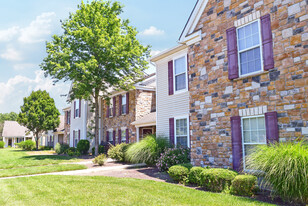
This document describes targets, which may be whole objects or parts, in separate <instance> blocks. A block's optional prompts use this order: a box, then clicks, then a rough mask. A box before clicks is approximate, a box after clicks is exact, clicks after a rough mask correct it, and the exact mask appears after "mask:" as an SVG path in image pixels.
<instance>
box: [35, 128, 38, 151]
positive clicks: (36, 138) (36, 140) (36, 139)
mask: <svg viewBox="0 0 308 206" xmlns="http://www.w3.org/2000/svg"><path fill="white" fill-rule="evenodd" d="M35 136H36V137H35V143H36V151H38V140H39V137H38V132H36V134H35Z"/></svg>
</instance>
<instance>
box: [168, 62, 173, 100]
mask: <svg viewBox="0 0 308 206" xmlns="http://www.w3.org/2000/svg"><path fill="white" fill-rule="evenodd" d="M168 87H169V95H173V93H174V91H173V61H169V62H168Z"/></svg>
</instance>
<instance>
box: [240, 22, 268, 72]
mask: <svg viewBox="0 0 308 206" xmlns="http://www.w3.org/2000/svg"><path fill="white" fill-rule="evenodd" d="M255 22H258V27H259V45H258V46H252V47H250V48H248V49H244V50H242V51H239V48H240V47H239V38H238V35H239V32H238V30H239V29H241V28H243V27H245V26H248V25H249V24H253V23H255ZM261 35H262V34H261V23H260V19H257V20H255V21H252V22H249V23H248V24H245V25H242V26H239V27H237V28H236V43H237V58H238V72H239V77H246V76H251V75H254V74H259V73H262V72H264V65H263V44H262V43H263V42H262V36H261ZM258 47H260V59H261V70H260V71H256V72H251V73H248V74H243V75H242V73H241V57H240V54H241V53H243V52H246V51H249V50H251V49H255V48H258Z"/></svg>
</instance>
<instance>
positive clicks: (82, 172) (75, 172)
mask: <svg viewBox="0 0 308 206" xmlns="http://www.w3.org/2000/svg"><path fill="white" fill-rule="evenodd" d="M141 167H146V164H144V163H141V164H132V165H120V166H109V167H104V166H102V167H97V168H89V169H84V170H73V171H64V172H52V173H44V174H34V175H23V176H14V177H3V178H0V180H5V179H14V178H20V177H35V176H43V175H86V174H92V175H94V174H95V173H99V172H102V171H116V170H122V169H130V168H141Z"/></svg>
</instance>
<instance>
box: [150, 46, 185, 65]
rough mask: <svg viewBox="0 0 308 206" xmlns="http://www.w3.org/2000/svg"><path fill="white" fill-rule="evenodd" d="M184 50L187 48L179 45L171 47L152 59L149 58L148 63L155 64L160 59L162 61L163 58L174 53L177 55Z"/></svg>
mask: <svg viewBox="0 0 308 206" xmlns="http://www.w3.org/2000/svg"><path fill="white" fill-rule="evenodd" d="M186 48H187V46H186V45H185V44H179V45H177V46H175V47H173V48H171V49H167V50H165V51H162V52H160V53H159V54H157V55H155V56H153V57H152V58H150V61H151V62H157V61H159V60H161V59H163V58H165V57H168V56H170V55H172V54H174V53H177V52H179V51H181V50H184V49H186Z"/></svg>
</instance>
